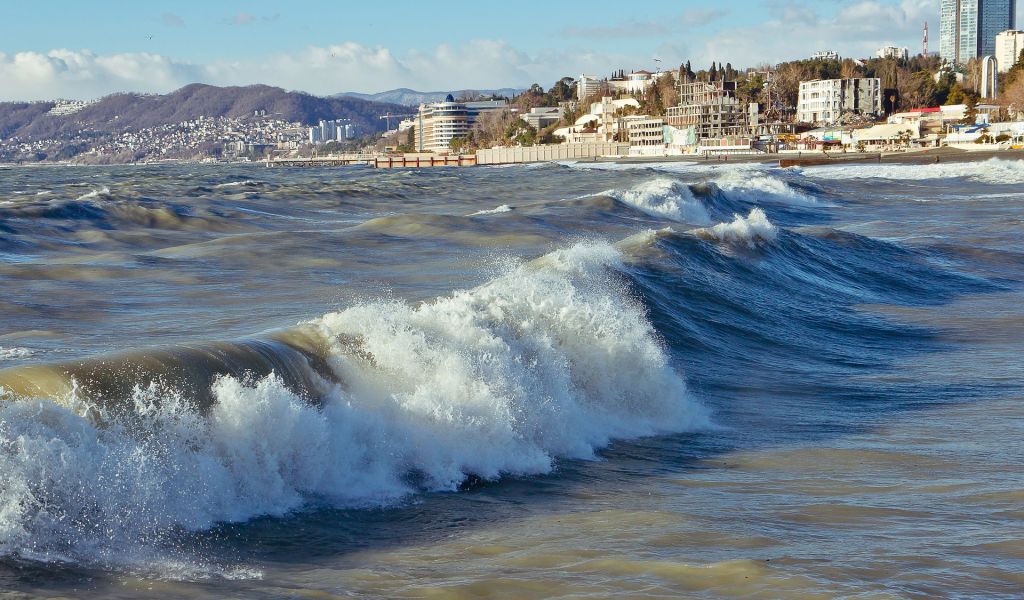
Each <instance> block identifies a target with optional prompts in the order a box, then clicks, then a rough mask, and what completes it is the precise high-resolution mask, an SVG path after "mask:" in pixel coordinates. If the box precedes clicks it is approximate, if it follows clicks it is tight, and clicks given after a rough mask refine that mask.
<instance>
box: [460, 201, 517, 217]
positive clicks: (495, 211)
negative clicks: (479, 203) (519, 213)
mask: <svg viewBox="0 0 1024 600" xmlns="http://www.w3.org/2000/svg"><path fill="white" fill-rule="evenodd" d="M507 212H512V207H511V206H509V205H508V204H502V205H501V206H498V207H496V208H492V209H489V210H478V211H476V212H475V213H472V214H470V215H469V216H471V217H476V216H480V215H496V214H499V213H507Z"/></svg>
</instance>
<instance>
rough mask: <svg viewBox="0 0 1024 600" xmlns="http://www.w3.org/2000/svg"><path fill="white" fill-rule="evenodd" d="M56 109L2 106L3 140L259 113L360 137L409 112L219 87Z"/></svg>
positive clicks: (260, 88) (259, 88) (263, 88)
mask: <svg viewBox="0 0 1024 600" xmlns="http://www.w3.org/2000/svg"><path fill="white" fill-rule="evenodd" d="M53 106H54V104H53V103H47V102H36V103H24V102H22V103H19V102H3V103H0V140H2V139H4V138H11V137H14V136H18V137H19V138H20V139H22V140H26V139H59V138H66V137H71V136H74V135H75V134H77V133H79V132H83V131H86V132H89V133H90V135H93V134H95V135H97V136H98V135H103V134H109V133H117V132H122V131H130V130H133V129H143V128H148V127H158V126H160V125H169V124H175V123H181V122H183V121H190V120H193V119H196V118H198V117H243V116H246V115H252V114H253V112H254V111H258V110H259V111H266V114H267V116H273V117H277V118H279V119H282V120H285V121H298V122H301V123H304V124H306V125H311V124H313V123H315V122H317V121H319V120H320V119H351V120H352V123H353V124H354V125H355V126H356V129H357V130H358V131H364V132H366V131H384V129H385V122H384V121H382V120H380V119H378V117H379V116H380V115H383V114H387V113H401V112H406V111H407V110H408V107H406V106H400V105H397V104H387V103H381V102H374V101H370V100H365V99H360V98H352V97H345V98H321V97H318V96H311V95H309V94H305V93H302V92H288V91H285V90H283V89H281V88H276V87H270V86H267V85H251V86H245V87H216V86H212V85H205V84H198V83H196V84H192V85H188V86H185V87H183V88H181V89H180V90H177V91H174V92H171V93H170V94H164V95H143V94H114V95H111V96H107V97H105V98H103V99H101V100H99V101H98V102H96V103H93V104H90V105H88V106H86V107H85V108H83V109H81V110H80V111H78V112H75V113H73V114H70V115H65V116H58V115H51V114H47V113H48V111H49V110H50V109H51V108H53Z"/></svg>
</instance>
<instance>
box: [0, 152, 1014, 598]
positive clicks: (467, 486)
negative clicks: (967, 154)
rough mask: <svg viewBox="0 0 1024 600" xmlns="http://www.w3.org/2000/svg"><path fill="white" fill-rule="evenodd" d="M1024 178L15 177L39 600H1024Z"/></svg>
mask: <svg viewBox="0 0 1024 600" xmlns="http://www.w3.org/2000/svg"><path fill="white" fill-rule="evenodd" d="M1022 439H1024V161H1018V160H1010V159H999V158H995V159H990V160H982V161H975V162H962V163H954V162H945V163H942V164H928V165H911V164H886V163H882V164H852V163H850V164H836V165H831V166H820V167H805V168H804V169H802V170H801V169H799V168H791V169H780V168H778V167H776V166H773V165H769V164H727V163H719V162H714V161H712V162H670V163H643V164H637V163H628V164H617V163H604V162H580V163H572V162H567V163H544V164H536V165H517V166H506V167H473V168H431V169H421V170H375V169H371V168H366V167H344V168H334V169H287V168H265V167H263V166H260V165H196V164H180V165H130V166H113V167H73V166H60V167H57V166H48V167H47V166H44V167H32V168H28V167H19V168H0V597H3V598H5V599H6V598H19V599H20V598H44V597H45V598H255V599H263V598H267V599H270V598H310V599H312V598H315V599H333V598H431V599H440V598H451V599H462V598H516V599H520V598H522V599H529V598H573V599H582V598H765V599H779V598H800V599H810V598H848V599H858V600H860V599H897V598H912V599H917V598H922V599H923V598H987V599H999V598H1022V597H1024V472H1022V466H1021V465H1022V464H1024V443H1022Z"/></svg>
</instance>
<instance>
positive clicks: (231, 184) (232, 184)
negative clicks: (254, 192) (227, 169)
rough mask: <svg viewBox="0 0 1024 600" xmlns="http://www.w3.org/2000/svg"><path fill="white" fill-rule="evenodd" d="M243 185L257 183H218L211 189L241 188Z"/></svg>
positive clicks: (248, 181) (250, 180) (247, 181)
mask: <svg viewBox="0 0 1024 600" xmlns="http://www.w3.org/2000/svg"><path fill="white" fill-rule="evenodd" d="M243 185H259V182H258V181H253V180H252V179H246V180H244V181H229V182H227V183H218V184H217V185H215V186H213V187H214V188H229V187H239V186H243Z"/></svg>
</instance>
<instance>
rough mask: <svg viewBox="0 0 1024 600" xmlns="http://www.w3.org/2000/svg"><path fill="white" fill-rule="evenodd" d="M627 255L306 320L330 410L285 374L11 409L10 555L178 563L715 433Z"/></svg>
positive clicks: (526, 269) (0, 417) (605, 251)
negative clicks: (216, 539) (245, 528)
mask: <svg viewBox="0 0 1024 600" xmlns="http://www.w3.org/2000/svg"><path fill="white" fill-rule="evenodd" d="M621 260H622V257H621V254H620V253H619V251H618V250H616V249H615V248H614V247H613V246H611V245H609V244H601V243H590V244H577V245H575V246H573V247H570V248H566V249H563V250H560V251H557V252H554V253H551V254H549V255H547V256H545V257H543V258H542V259H539V260H537V261H534V262H532V263H528V264H521V265H516V266H513V267H509V269H508V271H507V272H506V273H505V274H503V275H501V276H499V277H497V278H496V279H494V280H492V281H491V282H489V283H487V284H485V285H483V286H481V287H478V288H475V289H471V290H466V291H461V292H456V293H453V294H452V295H450V296H447V297H443V298H439V299H437V300H435V301H433V302H430V303H426V304H422V305H419V306H413V305H409V304H406V303H402V302H393V301H391V302H385V301H381V302H373V303H367V304H362V305H358V306H354V307H352V308H349V309H347V310H345V311H342V312H338V313H332V314H329V315H325V316H324V317H322V318H320V319H317V320H316V321H313V322H312V325H313V326H314V327H317V328H319V330H320V331H322V332H323V334H324V335H325V336H326V337H327V339H328V340H329V343H330V344H331V347H332V349H333V351H332V353H331V355H330V362H331V365H332V367H333V368H334V369H335V370H336V371H337V373H338V374H339V376H340V378H341V380H342V381H343V382H344V386H341V385H338V386H334V387H333V388H331V389H330V391H329V392H328V393H326V394H325V395H324V396H323V397H322V398H321V399H320V400H321V402H320V405H319V406H317V405H313V404H311V403H310V402H309V401H307V400H305V399H303V398H300V397H298V396H297V395H296V394H294V393H293V392H291V391H289V389H288V388H287V387H286V386H285V384H284V383H283V382H282V381H281V380H280V379H279V378H277V377H275V376H269V377H266V378H264V379H261V380H258V381H250V382H245V381H239V380H237V379H233V378H222V379H219V380H218V381H217V382H216V383H215V384H214V385H213V388H212V391H213V397H214V400H215V401H214V404H213V405H212V408H210V410H209V412H208V413H206V414H203V413H200V412H198V411H197V410H196V409H195V408H194V407H193V406H192V405H191V404H190V403H189V402H188V401H187V400H185V399H183V398H182V397H181V396H179V395H177V394H176V393H175V392H174V391H173V390H166V389H161V388H160V387H159V386H155V385H151V386H149V387H147V388H145V389H136V390H135V393H134V396H133V402H132V403H131V404H130V405H128V406H126V407H124V410H123V411H122V412H120V413H115V412H110V411H104V410H101V409H98V408H96V407H92V408H91V409H90V407H88V406H85V405H83V404H82V403H81V401H79V400H77V399H76V398H75V397H74V396H72V397H69V398H67V399H64V402H65V403H66V404H67V406H63V405H61V404H57V403H54V402H52V401H49V400H27V399H21V400H15V401H0V474H2V479H0V482H2V485H0V554H7V553H11V552H17V553H19V554H21V555H22V556H30V555H31V556H36V557H40V558H43V559H52V558H57V557H63V558H69V559H71V560H76V561H94V560H99V561H102V562H104V563H107V564H109V563H115V564H124V563H130V564H133V565H137V564H139V563H143V564H146V563H147V562H148V563H152V564H156V565H160V564H163V562H167V563H168V564H170V563H172V562H173V561H163V559H161V558H160V555H161V552H162V549H163V548H164V547H165V543H166V542H167V541H168V540H169V539H173V540H178V539H180V538H178V537H176V534H175V533H174V532H176V531H178V530H181V529H184V530H189V531H194V530H202V529H205V528H209V527H211V526H212V525H214V524H216V523H218V522H223V521H242V520H247V519H250V518H252V517H254V516H257V515H282V514H285V513H288V512H290V511H294V510H298V509H301V508H302V507H303V506H304V505H305V504H306V503H307V502H308V501H309V499H310V498H317V499H319V501H322V500H323V499H328V500H330V501H333V502H335V503H337V504H339V505H346V506H349V505H353V506H360V505H378V506H379V505H386V504H388V503H390V502H394V501H395V500H396V499H400V498H402V497H403V496H405V495H407V494H409V493H413V492H416V491H417V490H421V489H431V490H454V489H456V488H457V486H458V485H459V484H460V482H462V481H463V480H464V478H465V477H466V476H467V475H468V474H473V475H477V476H480V477H485V478H497V477H500V476H503V475H507V474H515V475H529V474H538V473H547V472H549V471H551V469H552V468H553V465H554V463H555V461H556V460H557V459H560V458H584V459H586V458H592V457H593V456H594V452H595V451H596V450H597V449H599V448H601V447H603V446H605V445H606V444H608V443H609V441H610V440H611V439H614V438H632V437H638V436H645V435H652V434H657V433H662V432H675V431H683V430H688V429H692V428H697V427H702V426H704V425H705V424H706V423H707V417H706V411H705V410H704V409H703V408H702V407H701V406H700V405H699V404H697V403H695V402H694V401H693V400H691V399H690V398H689V397H688V394H687V391H686V386H685V384H684V382H683V379H682V377H681V376H680V375H679V374H678V373H676V371H674V370H673V368H672V367H671V366H670V364H669V361H668V358H667V356H666V354H665V351H664V350H663V348H662V347H661V345H660V343H659V341H658V339H657V336H656V334H655V332H654V330H653V328H652V326H651V324H650V323H649V322H648V321H647V319H646V317H645V314H644V311H643V309H642V308H641V307H640V306H639V305H638V304H637V303H636V302H635V301H634V300H633V299H632V298H631V296H630V295H629V294H628V293H627V292H626V291H625V290H624V285H623V284H622V282H621V281H620V280H619V279H618V276H617V275H616V273H615V269H616V268H618V267H619V266H620V265H621ZM89 410H91V411H93V414H96V415H98V416H99V417H100V418H99V421H100V422H103V423H105V424H106V425H105V426H104V427H99V426H97V425H96V424H95V423H94V422H93V421H92V420H89V419H85V418H83V417H82V416H81V415H82V414H86V413H87V411H89ZM175 556H177V555H175ZM179 558H180V557H179ZM176 564H177V563H176ZM174 569H175V572H181V571H182V568H181V567H180V566H178V567H175V568H174ZM185 571H187V569H185ZM170 576H174V573H171V574H170Z"/></svg>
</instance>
